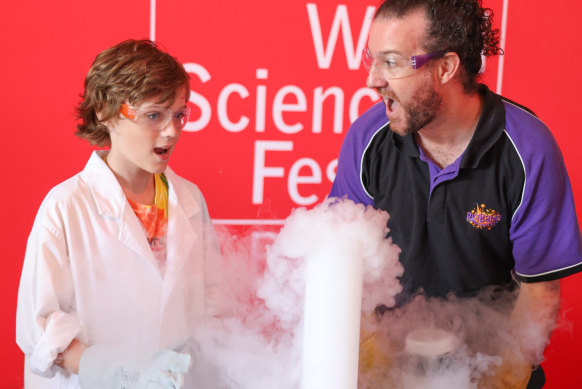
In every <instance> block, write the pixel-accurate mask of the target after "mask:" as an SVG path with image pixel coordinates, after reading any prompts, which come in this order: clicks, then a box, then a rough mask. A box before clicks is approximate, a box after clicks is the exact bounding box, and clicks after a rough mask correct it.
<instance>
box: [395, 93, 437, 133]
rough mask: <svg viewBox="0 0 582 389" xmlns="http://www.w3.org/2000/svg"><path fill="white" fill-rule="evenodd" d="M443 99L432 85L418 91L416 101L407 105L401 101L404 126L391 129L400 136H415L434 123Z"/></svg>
mask: <svg viewBox="0 0 582 389" xmlns="http://www.w3.org/2000/svg"><path fill="white" fill-rule="evenodd" d="M442 101H443V99H442V97H441V96H440V95H439V94H438V93H437V92H436V90H435V89H434V86H433V85H432V84H428V85H427V86H426V87H424V88H422V89H420V90H418V91H417V93H416V96H415V97H414V99H413V100H412V101H411V102H410V103H407V104H403V102H402V101H400V102H399V103H400V108H401V109H402V110H403V112H404V113H405V123H403V124H404V126H398V125H397V123H395V124H396V126H393V123H392V121H391V122H390V129H391V130H392V131H393V132H395V133H396V134H398V135H401V136H405V135H409V134H414V133H415V132H418V131H419V130H421V129H422V128H423V127H424V126H426V125H427V124H429V123H430V122H432V121H433V119H434V118H435V117H436V116H437V114H438V111H439V109H440V106H441V104H442Z"/></svg>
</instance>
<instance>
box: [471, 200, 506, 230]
mask: <svg viewBox="0 0 582 389" xmlns="http://www.w3.org/2000/svg"><path fill="white" fill-rule="evenodd" d="M467 221H468V222H469V223H471V225H472V226H473V227H475V228H476V229H478V230H482V229H484V228H486V229H488V230H490V229H492V228H493V227H495V225H496V224H497V223H499V222H500V221H501V214H500V213H497V212H496V211H495V210H494V209H488V208H487V207H486V206H485V204H481V206H479V204H477V208H475V209H473V210H472V211H471V212H467Z"/></svg>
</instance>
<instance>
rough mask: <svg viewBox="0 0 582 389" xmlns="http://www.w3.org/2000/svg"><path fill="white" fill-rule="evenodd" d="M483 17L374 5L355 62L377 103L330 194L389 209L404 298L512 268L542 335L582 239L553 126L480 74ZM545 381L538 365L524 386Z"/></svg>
mask: <svg viewBox="0 0 582 389" xmlns="http://www.w3.org/2000/svg"><path fill="white" fill-rule="evenodd" d="M491 16H492V13H491V12H490V10H486V9H483V8H482V6H481V1H480V0H440V1H435V0H432V1H431V0H408V1H407V0H390V1H385V2H384V3H383V4H382V5H381V6H380V7H379V9H378V11H377V13H376V15H375V17H374V21H373V23H372V26H371V29H370V36H369V43H368V48H367V49H366V50H365V51H364V58H363V61H364V65H365V67H366V68H367V69H368V71H369V76H368V79H367V85H368V86H369V87H371V88H374V89H376V90H377V91H378V93H379V94H380V96H381V97H382V102H379V103H378V104H376V105H374V106H373V107H372V108H371V109H369V110H368V111H367V112H366V113H364V114H363V115H362V116H361V117H360V118H359V119H358V120H356V121H355V122H354V124H353V125H352V127H351V128H350V130H349V131H348V133H347V135H346V139H345V141H344V144H343V146H342V150H341V153H340V156H339V164H338V169H337V176H336V179H335V181H334V184H333V187H332V190H331V193H330V196H335V197H343V196H347V197H348V198H350V199H352V200H354V201H357V202H361V203H364V204H370V205H373V206H374V207H376V208H379V209H383V210H386V211H388V212H389V213H390V221H389V223H388V227H389V228H390V233H389V235H390V236H391V237H392V239H393V241H394V243H395V244H396V245H398V246H399V247H400V248H401V249H402V253H401V255H400V259H401V261H402V263H403V265H404V268H405V272H404V275H403V277H402V279H401V282H402V285H403V287H404V291H403V293H402V294H401V296H400V302H401V303H403V302H405V301H406V300H407V299H408V298H409V297H410V296H412V295H413V294H415V293H418V292H424V293H425V294H426V295H428V296H436V297H444V296H446V295H447V294H449V293H454V294H456V295H459V296H472V295H475V294H476V293H477V292H478V291H480V290H482V289H483V288H485V287H487V286H490V285H499V286H508V287H509V286H510V285H511V284H512V283H514V281H513V279H516V280H517V281H518V282H519V284H520V286H519V294H518V298H517V301H516V304H515V307H514V309H513V314H512V322H513V323H515V329H516V331H525V330H529V329H531V328H535V329H536V331H539V338H540V339H548V337H549V333H550V332H551V329H552V328H553V326H554V324H555V318H556V315H557V311H558V308H559V279H560V278H562V277H566V276H568V275H570V274H573V273H576V272H579V271H580V270H582V238H581V235H580V228H579V226H578V223H577V220H576V212H575V209H574V201H573V196H572V192H571V187H570V183H569V180H568V176H567V173H566V170H565V167H564V163H563V160H562V156H561V154H560V151H559V149H558V147H557V145H556V143H555V140H554V138H553V136H552V135H551V133H550V132H549V130H548V129H547V127H546V126H545V125H544V124H543V123H542V122H541V121H540V120H539V119H537V118H536V117H535V116H534V115H533V114H532V113H531V112H530V111H528V110H527V109H525V108H523V107H520V106H518V105H516V104H515V103H512V102H510V101H508V100H506V99H504V98H502V97H501V96H498V95H495V94H494V93H492V92H491V91H489V90H488V89H487V87H486V86H484V85H480V84H478V83H477V81H476V80H477V78H478V76H479V72H480V69H481V67H482V63H481V55H482V54H483V55H485V56H489V55H495V54H498V52H499V45H498V44H499V38H498V35H497V31H495V30H493V29H492V27H491ZM542 343H543V344H542V345H541V350H540V347H539V345H538V346H535V345H531V344H525V342H524V344H520V348H521V349H520V350H519V352H517V354H518V356H519V358H518V359H520V360H521V364H522V365H524V364H525V365H526V366H527V364H531V365H535V364H539V362H540V361H541V353H542V352H543V347H544V346H545V342H542ZM497 378H498V381H499V380H501V378H499V377H497ZM526 381H527V377H526ZM543 382H544V378H543V373H542V372H541V369H537V370H536V371H535V374H533V375H532V379H531V381H530V384H529V386H528V388H536V387H541V386H543ZM496 385H497V386H496ZM516 385H517V384H516ZM501 386H502V384H501V383H494V384H491V386H488V387H501ZM510 387H511V386H510ZM513 387H517V386H513Z"/></svg>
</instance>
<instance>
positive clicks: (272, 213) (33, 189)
mask: <svg viewBox="0 0 582 389" xmlns="http://www.w3.org/2000/svg"><path fill="white" fill-rule="evenodd" d="M485 4H486V5H488V6H489V7H491V8H493V10H494V11H495V14H496V24H497V26H498V27H499V28H500V29H502V30H503V35H504V37H505V39H504V44H505V52H506V54H505V56H504V57H503V59H502V60H498V59H492V60H489V61H488V62H487V72H486V74H485V76H484V81H485V82H486V83H487V84H488V85H489V86H490V88H491V89H493V90H497V91H501V92H502V93H503V94H504V95H506V96H507V97H508V98H510V99H512V100H514V101H517V102H519V103H521V104H523V105H526V106H528V107H529V108H531V109H532V110H534V112H536V113H537V114H538V116H540V117H541V118H542V119H543V120H544V121H545V123H546V124H548V126H549V127H550V128H551V129H552V132H553V133H554V135H555V137H556V138H557V141H558V143H559V145H560V147H561V149H562V152H563V154H564V158H565V161H566V165H567V167H568V170H569V174H570V179H571V181H572V186H573V190H574V195H575V199H576V204H577V212H578V220H582V172H581V170H580V169H579V167H580V166H581V161H582V158H581V157H580V153H579V152H578V148H579V147H580V146H581V145H582V142H581V138H582V135H581V132H580V131H579V130H578V128H577V127H576V122H575V116H574V115H575V113H576V109H577V103H578V98H579V96H580V93H579V91H578V89H577V88H576V87H577V86H578V87H579V86H580V85H582V83H581V81H582V75H581V73H580V71H579V70H578V69H577V68H578V66H577V65H578V63H579V62H580V61H581V60H582V51H581V49H580V48H579V42H578V40H579V37H580V36H582V25H581V24H580V23H577V20H576V17H575V15H578V14H579V13H580V11H582V5H580V4H579V3H578V2H570V1H568V2H566V1H554V2H548V1H543V0H488V1H487V0H486V1H485ZM376 5H377V2H376V1H367V2H361V1H355V0H346V1H343V2H341V3H338V2H337V1H334V0H325V1H313V2H308V1H287V2H275V1H268V0H255V1H252V2H241V1H230V0H226V1H220V2H202V1H194V0H190V1H188V0H165V1H160V2H158V3H157V4H155V1H153V0H152V1H150V2H147V1H143V0H142V1H138V0H126V1H123V2H119V1H113V0H100V1H99V2H97V1H83V2H81V1H76V2H75V1H64V0H59V1H53V2H41V1H22V2H10V3H6V4H4V5H3V11H2V13H1V15H0V31H1V32H2V37H3V42H4V50H3V53H2V55H1V56H0V77H1V78H2V84H1V85H2V91H3V93H2V94H1V95H0V107H1V110H2V113H3V115H2V119H3V122H2V123H3V125H2V127H3V131H4V136H5V137H6V136H7V138H8V139H7V142H6V146H7V147H6V149H5V150H4V152H3V153H1V155H2V161H3V166H5V168H6V171H5V173H4V174H5V178H7V180H6V184H7V185H6V187H5V189H4V190H3V191H2V204H3V208H2V212H3V214H4V215H5V219H4V220H5V221H6V223H4V224H3V225H2V227H0V228H1V231H2V234H3V236H5V237H6V238H7V239H6V242H7V244H6V245H5V249H4V255H3V258H4V271H3V272H2V276H1V277H2V281H1V282H0V285H2V290H3V292H4V293H3V295H4V298H3V299H2V312H3V320H2V324H1V326H2V327H1V330H2V334H3V335H2V337H1V338H0V342H1V343H0V350H2V362H3V363H2V364H1V366H2V367H1V369H2V374H1V375H0V377H1V378H0V387H2V388H19V387H22V385H23V383H22V376H23V375H22V369H23V358H22V354H21V352H20V350H19V349H18V347H17V346H16V344H15V341H14V332H15V326H14V317H15V309H16V296H17V289H18V282H19V278H20V270H21V267H22V259H23V257H24V251H25V246H26V239H27V236H28V233H29V231H30V228H31V226H32V222H33V220H34V215H35V213H36V210H37V208H38V206H39V205H40V202H41V201H42V199H43V197H44V196H45V194H46V193H47V191H48V190H49V189H50V188H51V187H52V186H54V185H55V184H57V183H59V182H61V181H63V180H64V179H66V178H68V177H70V176H72V175H74V174H75V173H77V172H78V171H79V170H81V169H82V167H83V166H84V164H85V162H86V160H87V158H88V156H89V153H90V151H91V148H90V147H89V146H88V145H87V144H85V143H84V142H82V141H81V140H78V139H77V138H76V137H75V136H74V135H73V132H74V124H75V119H74V106H75V104H76V103H77V102H78V99H79V98H78V95H79V93H81V92H82V86H83V80H84V76H85V74H86V72H87V70H88V69H89V67H90V65H91V63H92V61H93V59H94V57H95V55H96V54H97V53H98V52H99V51H101V50H103V49H104V48H106V47H109V46H111V45H113V44H115V43H117V42H119V41H121V40H124V39H127V38H148V37H155V39H156V40H157V41H158V42H160V43H162V44H163V45H164V46H165V47H166V48H167V49H168V51H169V52H171V53H172V54H173V55H175V56H177V57H178V58H179V60H180V61H182V62H183V63H184V64H185V65H186V67H187V69H188V71H189V72H190V73H191V76H192V81H191V89H192V91H193V92H194V93H193V94H192V98H191V106H192V109H193V112H194V114H193V118H192V120H191V123H190V124H189V129H188V131H186V132H185V133H184V134H183V135H182V138H181V140H180V144H179V146H178V148H177V150H176V152H175V154H174V155H173V156H172V162H171V165H172V167H173V168H174V170H176V171H177V172H178V173H179V174H181V175H183V176H185V177H187V178H189V179H191V180H192V181H194V182H196V183H197V184H198V185H199V186H200V187H201V189H202V191H203V192H204V194H205V196H206V199H207V201H208V205H209V208H210V213H211V216H212V218H213V219H214V220H215V222H216V223H218V224H237V223H242V224H244V223H253V222H254V223H260V222H264V221H265V220H266V222H268V223H277V220H282V219H284V218H285V217H286V216H287V215H288V214H289V212H290V210H291V209H292V208H294V207H297V206H301V205H304V206H311V205H313V204H315V203H317V202H319V201H321V200H322V199H323V198H324V197H325V195H326V194H327V192H328V191H329V189H330V187H331V181H332V180H333V172H334V168H335V159H336V158H337V154H338V152H339V148H340V145H341V142H342V139H343V137H344V135H345V132H346V130H347V128H348V126H349V123H350V121H351V120H353V118H354V117H355V116H356V115H357V114H358V113H361V112H363V110H365V109H366V108H367V107H369V106H370V105H371V103H372V97H373V94H372V93H370V91H369V90H367V89H366V88H364V82H365V72H364V71H363V70H362V69H361V67H360V66H359V59H360V55H359V53H360V51H361V48H363V45H365V43H366V37H367V28H368V27H369V16H370V15H371V13H372V12H373V10H374V7H375V6H376ZM503 21H505V23H502V22H503ZM500 61H501V63H500ZM15 200H16V201H15ZM273 219H274V220H275V221H273ZM581 279H582V278H581V276H580V275H575V276H571V277H568V278H566V279H564V280H563V281H562V290H563V299H564V303H563V309H562V316H563V317H564V318H565V322H566V324H564V325H563V326H562V327H561V328H560V329H558V330H557V331H556V332H555V333H554V336H553V337H552V339H551V343H550V346H549V348H548V350H547V352H546V358H547V361H546V362H545V363H544V367H545V369H546V371H547V373H548V385H547V387H548V388H550V389H552V388H554V389H556V388H575V387H580V385H581V384H582V378H580V375H579V374H577V373H576V369H577V367H578V365H579V362H580V361H582V358H581V357H580V356H579V354H578V353H577V351H578V350H580V349H582V303H581V302H580V301H579V300H578V299H577V298H576V296H577V295H578V294H579V293H580V292H581V291H582V287H581V286H580V284H579V282H580V280H581Z"/></svg>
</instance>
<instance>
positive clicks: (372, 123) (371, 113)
mask: <svg viewBox="0 0 582 389" xmlns="http://www.w3.org/2000/svg"><path fill="white" fill-rule="evenodd" d="M387 123H388V118H387V117H386V113H385V106H384V103H383V102H382V101H380V102H378V103H377V104H375V105H374V106H372V108H370V109H369V110H368V111H366V112H365V113H364V114H363V115H362V116H360V117H359V118H358V119H357V120H356V121H355V122H354V123H353V124H352V125H351V127H350V129H349V130H348V133H347V134H346V137H345V139H344V142H343V144H342V148H341V151H340V154H339V158H338V166H337V173H336V177H335V180H334V181H333V185H332V188H331V191H330V193H329V196H328V197H340V198H341V197H344V196H345V197H347V198H348V199H350V200H353V201H355V202H356V203H361V204H364V205H373V204H374V199H373V198H372V196H371V195H370V194H369V193H368V192H367V191H366V189H365V187H364V184H363V182H362V157H363V155H364V152H365V150H366V148H367V147H368V145H369V144H370V141H371V139H372V138H373V136H374V135H375V134H376V133H377V132H378V131H379V130H380V129H382V127H384V126H385V125H386V124H387Z"/></svg>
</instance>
